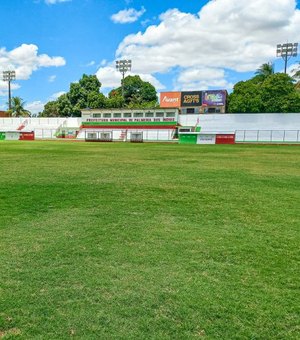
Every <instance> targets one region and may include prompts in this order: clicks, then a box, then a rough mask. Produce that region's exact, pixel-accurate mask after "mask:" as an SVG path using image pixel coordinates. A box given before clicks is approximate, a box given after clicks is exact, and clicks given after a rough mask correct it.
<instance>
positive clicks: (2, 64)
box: [0, 44, 66, 80]
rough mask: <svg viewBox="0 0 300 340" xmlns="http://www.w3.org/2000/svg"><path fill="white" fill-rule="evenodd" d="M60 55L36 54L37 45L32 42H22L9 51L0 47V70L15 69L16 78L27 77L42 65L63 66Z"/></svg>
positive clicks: (24, 78)
mask: <svg viewBox="0 0 300 340" xmlns="http://www.w3.org/2000/svg"><path fill="white" fill-rule="evenodd" d="M65 64H66V61H65V59H64V58H62V57H49V56H48V55H47V54H38V47H37V46H36V45H33V44H22V45H21V46H19V47H16V48H15V49H13V50H11V51H7V50H6V49H5V48H4V47H2V48H1V49H0V71H4V70H6V69H8V70H9V69H12V70H15V71H16V79H22V80H26V79H29V78H30V76H31V74H32V72H33V71H36V70H38V69H39V68H42V67H59V66H64V65H65Z"/></svg>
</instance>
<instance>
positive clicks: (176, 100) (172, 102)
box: [160, 92, 181, 107]
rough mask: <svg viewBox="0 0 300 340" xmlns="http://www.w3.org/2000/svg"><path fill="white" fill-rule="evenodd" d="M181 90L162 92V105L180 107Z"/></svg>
mask: <svg viewBox="0 0 300 340" xmlns="http://www.w3.org/2000/svg"><path fill="white" fill-rule="evenodd" d="M180 106H181V92H161V93H160V107H180Z"/></svg>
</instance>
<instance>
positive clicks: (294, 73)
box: [292, 64, 300, 91]
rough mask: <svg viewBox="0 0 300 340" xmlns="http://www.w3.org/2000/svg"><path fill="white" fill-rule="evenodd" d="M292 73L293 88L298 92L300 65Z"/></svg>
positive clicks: (299, 88) (299, 87) (299, 86)
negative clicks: (294, 82)
mask: <svg viewBox="0 0 300 340" xmlns="http://www.w3.org/2000/svg"><path fill="white" fill-rule="evenodd" d="M292 72H293V75H292V77H293V79H294V80H295V81H296V84H295V88H296V90H297V91H300V64H299V65H298V66H297V68H295V69H293V70H292Z"/></svg>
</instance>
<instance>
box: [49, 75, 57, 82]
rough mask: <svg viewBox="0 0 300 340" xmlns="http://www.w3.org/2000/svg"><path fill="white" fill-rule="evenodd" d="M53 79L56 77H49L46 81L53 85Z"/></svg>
mask: <svg viewBox="0 0 300 340" xmlns="http://www.w3.org/2000/svg"><path fill="white" fill-rule="evenodd" d="M55 79H56V75H53V76H50V77H49V78H48V81H49V83H53V82H54V81H55Z"/></svg>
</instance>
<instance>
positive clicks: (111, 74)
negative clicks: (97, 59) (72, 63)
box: [96, 66, 165, 90]
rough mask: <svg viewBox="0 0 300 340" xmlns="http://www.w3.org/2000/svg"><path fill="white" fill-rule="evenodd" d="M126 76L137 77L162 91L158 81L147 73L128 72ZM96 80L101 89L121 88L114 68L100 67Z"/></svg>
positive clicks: (119, 78)
mask: <svg viewBox="0 0 300 340" xmlns="http://www.w3.org/2000/svg"><path fill="white" fill-rule="evenodd" d="M127 75H131V76H132V75H139V76H140V77H141V79H142V80H144V81H148V82H149V83H150V84H152V85H153V86H154V87H155V88H156V89H158V90H162V89H164V88H165V87H164V85H162V84H161V83H160V82H159V80H158V79H156V78H155V77H154V76H153V75H151V74H149V73H148V74H147V73H131V72H128V73H127V74H126V76H127ZM96 76H97V78H98V79H99V80H100V82H101V84H102V87H101V88H102V89H109V88H113V87H119V86H121V78H122V76H121V73H120V72H118V71H117V70H116V69H115V67H113V66H105V67H101V68H100V69H99V70H98V71H97V73H96Z"/></svg>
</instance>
